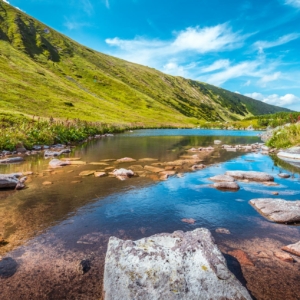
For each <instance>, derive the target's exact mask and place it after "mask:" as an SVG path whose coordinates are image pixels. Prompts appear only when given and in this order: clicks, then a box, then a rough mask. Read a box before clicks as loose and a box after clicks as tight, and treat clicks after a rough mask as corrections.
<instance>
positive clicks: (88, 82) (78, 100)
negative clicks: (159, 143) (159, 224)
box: [0, 1, 283, 127]
mask: <svg viewBox="0 0 300 300" xmlns="http://www.w3.org/2000/svg"><path fill="white" fill-rule="evenodd" d="M46 28H47V29H48V30H45V29H46ZM281 110H283V109H282V108H278V107H276V106H271V105H268V104H265V103H262V102H260V101H256V100H253V99H251V98H248V97H245V96H242V95H239V94H236V93H232V92H229V91H226V90H224V89H220V88H217V87H214V86H212V85H208V84H205V83H201V82H198V81H193V80H188V79H184V78H182V77H174V76H170V75H166V74H164V73H161V72H159V71H157V70H155V69H152V68H148V67H145V66H141V65H137V64H133V63H130V62H126V61H124V60H121V59H118V58H115V57H111V56H108V55H105V54H103V53H99V52H96V51H94V50H92V49H89V48H87V47H85V46H82V45H80V44H78V43H76V42H75V41H72V40H71V39H69V38H67V37H66V36H64V35H62V34H60V33H58V32H56V31H55V30H53V29H51V28H49V27H47V26H46V25H44V24H42V23H40V22H39V21H37V20H35V19H34V18H32V17H30V16H28V15H26V14H25V13H23V12H21V11H19V10H17V9H15V8H14V7H12V6H10V5H8V4H6V3H4V2H3V1H0V112H2V113H15V112H19V113H22V114H26V115H37V116H40V117H47V118H50V117H53V118H64V119H65V118H69V119H74V118H79V119H81V120H85V121H89V122H101V123H109V124H114V123H118V124H120V125H121V126H139V127H143V126H145V127H153V126H155V127H160V126H167V125H168V126H174V127H182V126H183V127H186V126H195V125H199V124H200V123H201V122H203V121H221V122H224V121H232V120H236V121H238V120H241V119H243V118H245V117H249V116H253V115H256V114H264V113H274V112H277V111H281Z"/></svg>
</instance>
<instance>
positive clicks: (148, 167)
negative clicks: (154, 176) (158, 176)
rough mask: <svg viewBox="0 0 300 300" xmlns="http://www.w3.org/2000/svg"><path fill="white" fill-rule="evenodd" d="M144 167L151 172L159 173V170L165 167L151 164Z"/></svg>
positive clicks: (161, 170)
mask: <svg viewBox="0 0 300 300" xmlns="http://www.w3.org/2000/svg"><path fill="white" fill-rule="evenodd" d="M144 169H145V170H147V171H150V172H153V173H160V172H163V171H165V169H162V168H157V167H153V166H145V167H144Z"/></svg>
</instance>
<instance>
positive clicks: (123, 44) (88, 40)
mask: <svg viewBox="0 0 300 300" xmlns="http://www.w3.org/2000/svg"><path fill="white" fill-rule="evenodd" d="M0 1H1V0H0ZM2 1H5V2H8V1H9V2H10V4H11V5H14V6H16V7H18V8H20V9H21V10H23V11H25V12H26V13H28V14H30V15H32V16H34V17H35V18H37V19H39V20H40V21H42V22H44V23H46V24H48V25H49V26H50V27H52V28H54V29H56V30H58V31H60V32H61V33H63V34H65V35H67V36H70V37H71V38H73V39H74V40H76V41H78V42H80V43H82V44H84V45H86V46H89V47H91V48H93V49H96V50H98V51H100V52H104V53H107V54H110V55H114V56H117V57H120V58H123V59H126V60H129V61H132V62H136V63H139V64H143V65H147V66H150V67H153V68H156V69H158V70H161V71H163V72H165V73H168V74H172V75H179V76H183V77H186V78H192V79H196V80H200V81H204V82H208V83H211V84H214V85H217V86H220V87H223V88H226V89H228V90H231V91H234V92H238V93H241V94H244V95H248V96H250V97H253V98H255V99H258V100H262V101H264V102H267V103H270V104H274V105H278V106H284V107H288V108H291V109H295V110H299V111H300V0H245V1H244V0H239V1H238V0H226V1H225V0H172V1H171V0H163V1H162V0H160V1H158V0H65V1H61V0H26V1H24V0H2Z"/></svg>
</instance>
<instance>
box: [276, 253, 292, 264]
mask: <svg viewBox="0 0 300 300" xmlns="http://www.w3.org/2000/svg"><path fill="white" fill-rule="evenodd" d="M274 256H275V257H277V258H279V259H280V260H283V261H286V262H293V261H294V259H293V257H292V256H290V255H289V254H287V253H284V252H282V251H276V252H274Z"/></svg>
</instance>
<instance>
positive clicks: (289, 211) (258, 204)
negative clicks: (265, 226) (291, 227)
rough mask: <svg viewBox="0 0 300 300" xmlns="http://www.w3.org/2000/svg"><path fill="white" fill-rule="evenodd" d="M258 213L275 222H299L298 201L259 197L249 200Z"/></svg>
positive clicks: (299, 207)
mask: <svg viewBox="0 0 300 300" xmlns="http://www.w3.org/2000/svg"><path fill="white" fill-rule="evenodd" d="M249 203H250V204H251V205H252V206H253V207H254V208H255V209H256V210H257V211H258V212H259V213H260V214H262V215H263V216H264V217H266V218H267V219H269V220H270V221H273V222H277V223H293V222H300V201H286V200H284V199H273V198H260V199H252V200H250V202H249Z"/></svg>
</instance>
